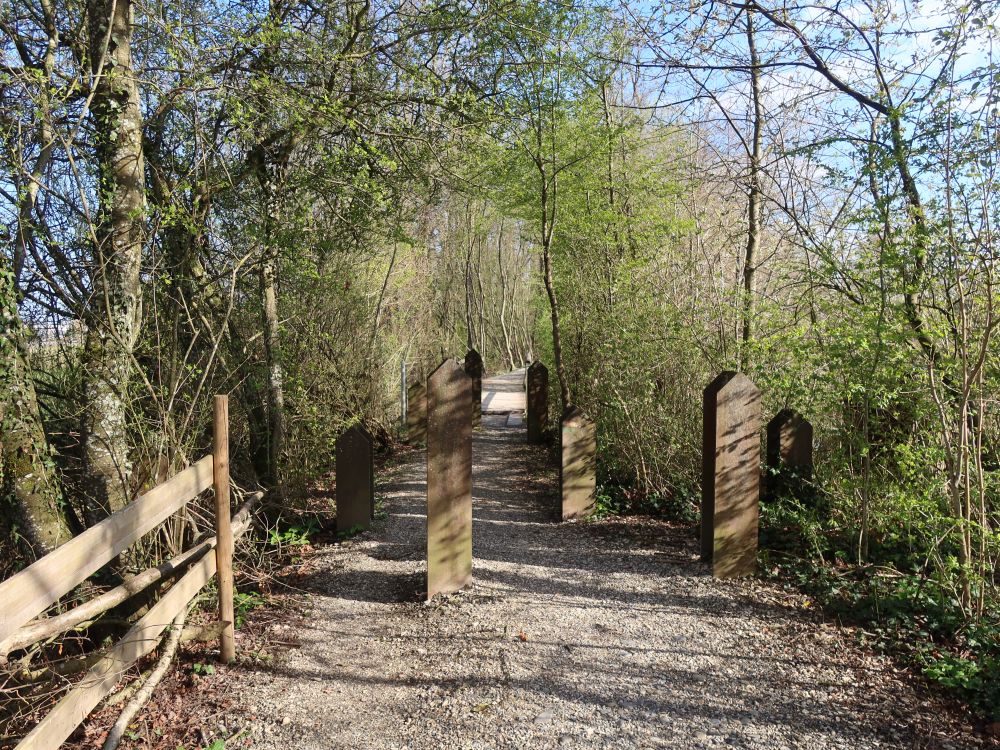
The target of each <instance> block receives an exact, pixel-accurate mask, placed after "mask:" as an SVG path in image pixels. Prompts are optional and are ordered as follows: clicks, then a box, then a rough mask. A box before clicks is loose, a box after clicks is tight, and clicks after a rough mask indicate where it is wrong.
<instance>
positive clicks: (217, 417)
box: [212, 395, 236, 664]
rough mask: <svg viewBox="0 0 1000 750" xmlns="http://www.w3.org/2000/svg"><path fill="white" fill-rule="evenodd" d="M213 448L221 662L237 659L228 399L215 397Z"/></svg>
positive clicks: (226, 397) (222, 396)
mask: <svg viewBox="0 0 1000 750" xmlns="http://www.w3.org/2000/svg"><path fill="white" fill-rule="evenodd" d="M213 427H214V437H215V440H214V442H215V445H214V448H213V450H212V457H213V458H212V467H213V468H212V472H213V478H214V482H215V536H216V544H215V564H216V570H217V572H218V575H219V620H220V621H221V623H222V631H221V633H220V635H219V655H220V658H221V659H222V661H223V662H225V663H227V664H228V663H229V662H231V661H232V660H233V659H235V658H236V639H235V621H236V620H235V615H234V612H233V529H232V526H231V521H230V508H229V396H225V395H220V396H216V397H215V409H214V412H213Z"/></svg>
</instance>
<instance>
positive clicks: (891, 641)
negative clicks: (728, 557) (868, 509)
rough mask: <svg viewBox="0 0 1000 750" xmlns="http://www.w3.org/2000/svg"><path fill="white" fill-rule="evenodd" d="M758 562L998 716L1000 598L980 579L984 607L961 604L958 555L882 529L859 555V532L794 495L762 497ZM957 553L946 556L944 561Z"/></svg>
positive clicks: (879, 646) (991, 717)
mask: <svg viewBox="0 0 1000 750" xmlns="http://www.w3.org/2000/svg"><path fill="white" fill-rule="evenodd" d="M760 521H761V537H760V541H761V569H762V571H763V572H764V574H765V575H767V576H770V577H772V578H776V579H779V580H782V581H784V582H787V583H790V584H793V585H795V586H796V587H797V588H799V589H801V590H802V591H804V592H805V593H807V594H808V595H810V596H811V597H812V598H813V599H814V600H815V602H816V603H817V604H818V605H820V606H821V607H822V608H823V610H824V612H825V613H827V614H828V615H829V616H832V617H834V618H836V619H838V620H840V621H841V622H843V623H845V624H848V625H852V626H855V627H857V628H858V629H859V632H860V634H861V637H862V638H863V639H864V640H865V641H866V642H867V643H868V644H869V645H871V646H873V647H874V648H875V649H876V650H878V651H880V652H883V653H888V654H891V655H893V656H895V657H896V658H899V659H901V660H902V661H903V662H905V663H906V664H908V665H910V666H911V667H913V668H915V669H916V670H918V671H919V672H921V673H922V674H923V675H924V676H926V677H927V678H929V679H930V680H932V681H934V682H936V683H938V684H940V685H942V686H943V687H945V688H947V689H949V690H951V691H953V692H954V693H956V694H957V695H958V696H959V697H961V698H962V699H963V700H965V701H966V702H968V704H969V705H970V706H971V707H972V708H973V709H975V710H976V711H977V712H979V713H980V714H981V715H982V716H983V717H985V719H986V720H987V721H990V722H996V721H1000V601H997V599H996V598H995V590H994V589H992V587H990V586H989V585H988V583H983V584H980V585H983V586H985V588H984V590H983V591H982V592H980V591H979V590H978V588H977V589H975V590H974V591H973V594H974V596H978V595H979V594H980V593H982V594H983V596H984V602H985V605H984V610H983V613H982V615H980V616H978V617H973V616H971V614H970V613H968V612H966V611H964V610H963V607H962V604H961V601H960V599H959V597H958V595H957V593H956V592H957V590H958V575H959V572H960V571H959V569H958V564H957V562H955V559H954V555H949V550H947V549H946V548H945V549H942V550H939V553H940V554H941V555H943V557H944V559H945V560H946V564H945V565H944V566H942V565H940V564H938V565H931V564H930V563H929V562H928V555H927V553H926V551H925V550H926V547H925V548H924V549H921V547H922V546H923V545H914V544H913V540H912V539H910V538H906V539H903V538H902V535H903V534H904V533H905V532H903V531H902V530H899V531H895V532H894V531H892V530H889V531H883V532H882V533H881V535H880V536H879V537H878V538H875V539H873V540H872V541H871V544H870V547H869V550H868V555H867V559H866V560H865V561H864V562H859V561H858V559H857V558H858V555H857V553H856V551H853V552H852V550H854V549H855V547H856V540H855V539H852V538H851V537H849V536H848V535H847V534H845V533H844V531H843V530H842V528H840V527H838V526H837V524H836V523H835V522H833V521H831V519H830V518H829V517H828V515H827V513H826V512H825V509H824V508H823V507H822V506H821V504H818V503H815V502H808V503H802V502H798V501H796V500H793V499H791V498H783V499H779V500H777V501H771V502H764V503H762V504H761V519H760ZM949 560H950V561H951V562H950V563H948V562H947V561H949Z"/></svg>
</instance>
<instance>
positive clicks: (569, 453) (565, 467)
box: [559, 406, 597, 521]
mask: <svg viewBox="0 0 1000 750" xmlns="http://www.w3.org/2000/svg"><path fill="white" fill-rule="evenodd" d="M559 484H560V487H561V489H562V519H563V520H564V521H570V520H573V519H576V518H585V517H587V516H589V515H590V514H591V513H592V512H593V511H594V501H595V496H596V494H597V428H596V426H595V425H594V423H593V422H591V421H590V419H588V418H587V415H585V414H584V413H583V412H582V411H580V409H579V408H578V407H576V406H571V407H569V408H568V409H567V410H566V411H565V412H564V413H563V417H562V463H561V465H560V470H559Z"/></svg>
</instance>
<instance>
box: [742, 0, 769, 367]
mask: <svg viewBox="0 0 1000 750" xmlns="http://www.w3.org/2000/svg"><path fill="white" fill-rule="evenodd" d="M747 48H748V49H749V50H750V98H751V103H752V106H753V133H752V135H751V140H750V153H749V157H750V184H749V186H748V191H747V245H746V254H745V255H744V257H743V304H742V305H741V308H742V313H743V321H742V323H743V325H742V329H743V330H742V335H741V342H740V347H739V351H740V356H739V369H741V370H743V369H745V368H746V366H747V364H748V361H747V360H748V354H747V348H748V347H749V345H750V342H751V341H753V317H754V296H755V290H754V283H755V281H756V279H755V274H756V271H757V269H756V267H755V266H754V264H755V263H756V262H757V253H758V250H759V248H760V229H761V226H760V224H761V220H760V192H761V191H760V156H761V154H760V152H761V137H762V131H763V127H764V110H763V106H762V105H761V100H760V67H759V66H760V58H759V56H758V54H757V40H756V33H755V30H754V25H753V10H751V9H749V8H748V9H747Z"/></svg>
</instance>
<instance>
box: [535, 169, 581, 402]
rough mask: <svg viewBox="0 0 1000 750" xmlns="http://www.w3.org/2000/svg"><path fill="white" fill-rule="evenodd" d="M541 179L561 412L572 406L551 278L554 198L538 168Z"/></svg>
mask: <svg viewBox="0 0 1000 750" xmlns="http://www.w3.org/2000/svg"><path fill="white" fill-rule="evenodd" d="M539 176H540V177H541V183H542V186H541V206H540V207H541V218H542V227H541V228H542V275H543V279H544V281H545V293H546V295H547V296H548V299H549V317H550V319H551V321H552V358H553V359H554V360H555V362H554V364H555V367H556V377H557V378H558V379H559V396H560V399H561V401H562V408H563V411H566V409H568V408H569V407H570V406H572V405H573V394H572V393H571V392H570V388H569V380H568V378H567V377H566V367H565V365H564V364H563V357H562V341H561V338H560V336H559V300H558V299H557V298H556V287H555V281H554V279H553V276H552V230H553V224H554V221H555V205H554V197H550V195H549V185H548V176H547V175H546V174H545V170H544V169H543V168H539Z"/></svg>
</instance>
